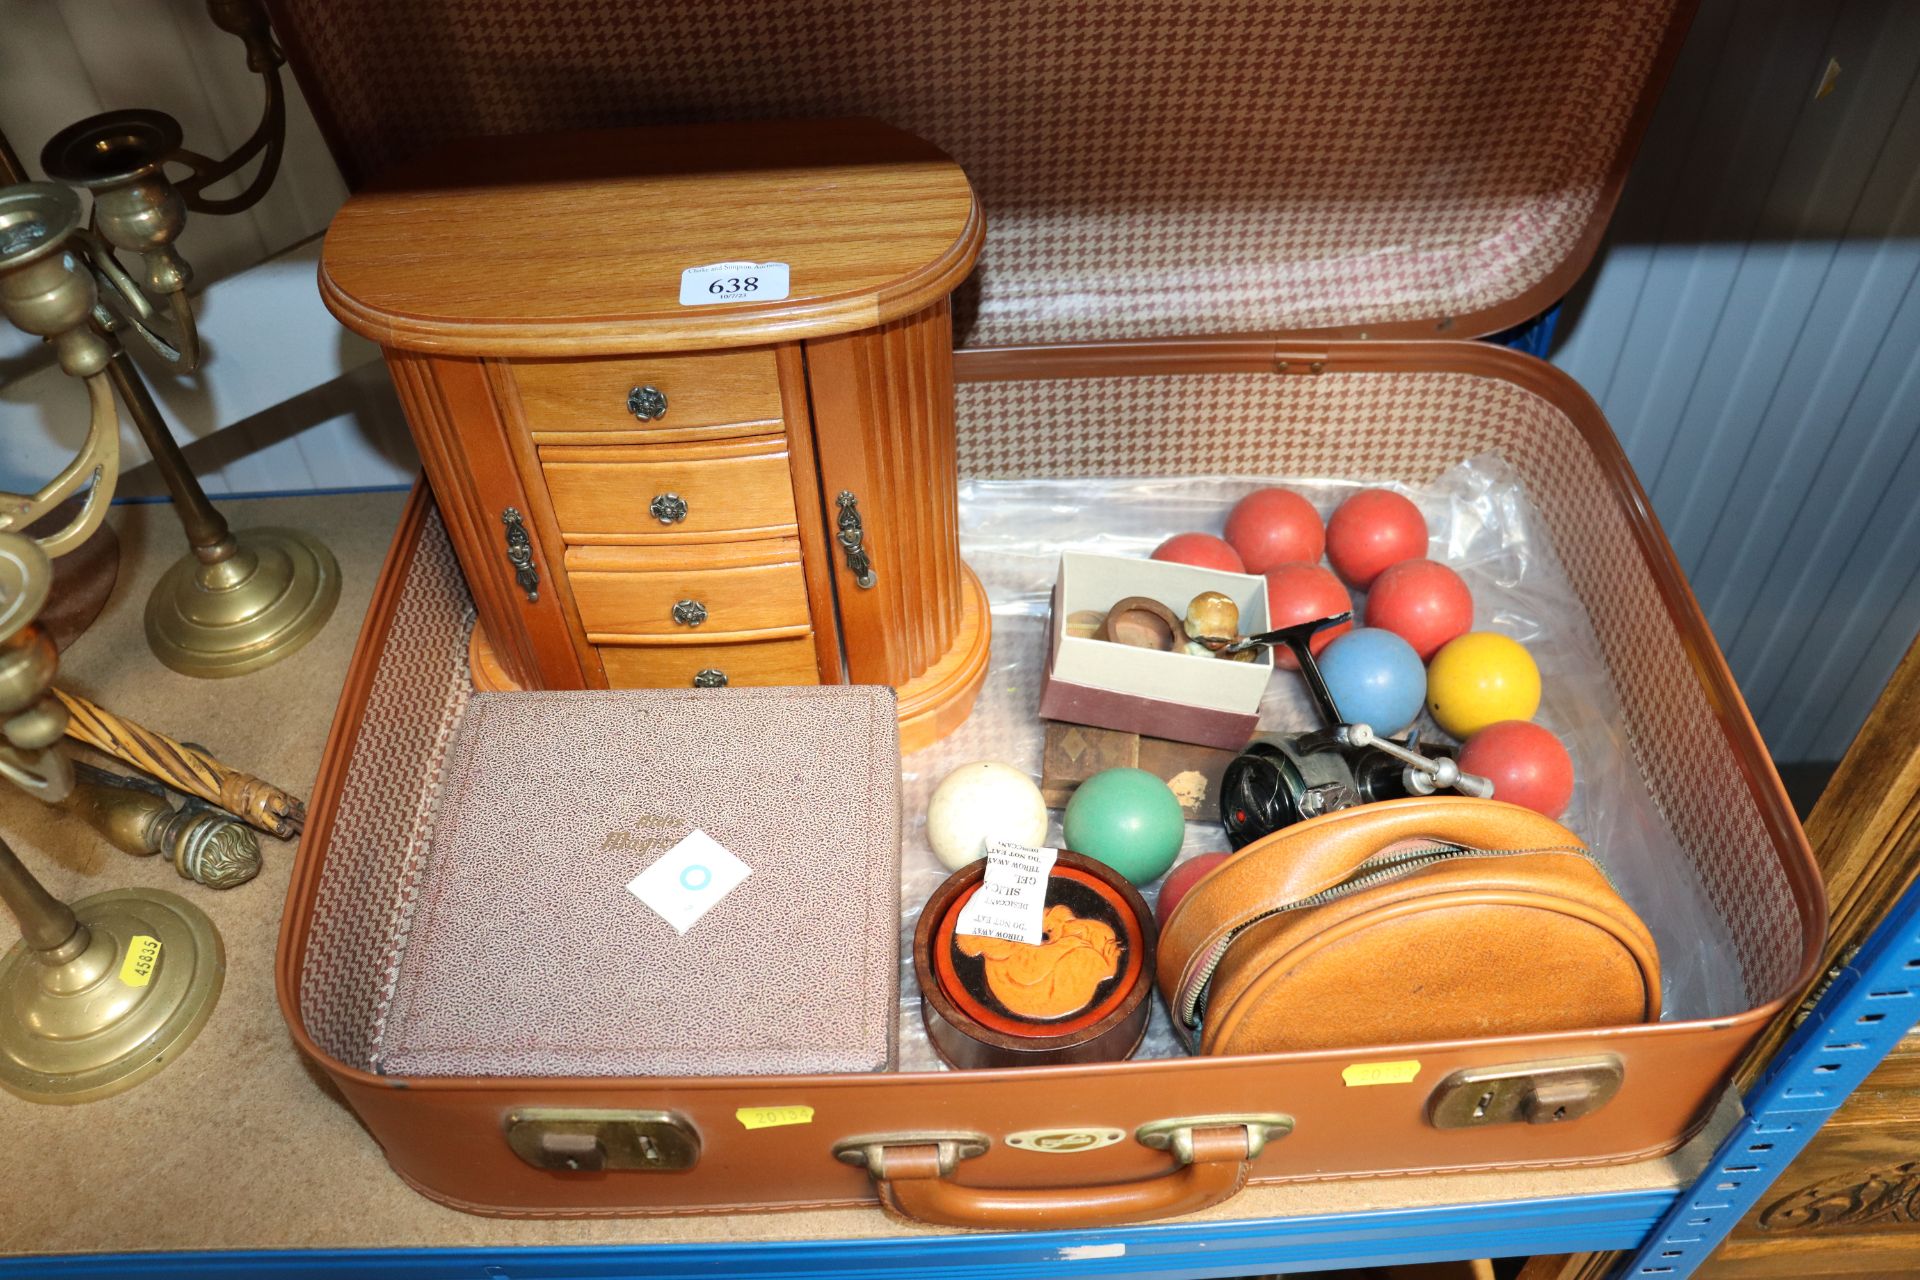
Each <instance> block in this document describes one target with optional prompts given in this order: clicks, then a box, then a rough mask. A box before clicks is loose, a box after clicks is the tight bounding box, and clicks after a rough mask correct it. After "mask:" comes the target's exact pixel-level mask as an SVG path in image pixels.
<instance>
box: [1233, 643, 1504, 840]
mask: <svg viewBox="0 0 1920 1280" xmlns="http://www.w3.org/2000/svg"><path fill="white" fill-rule="evenodd" d="M1351 616H1352V615H1351V614H1349V613H1341V614H1336V615H1335V616H1333V617H1331V618H1319V619H1316V620H1314V621H1312V622H1302V623H1299V624H1297V625H1295V626H1291V627H1282V628H1281V629H1279V630H1278V631H1269V632H1266V633H1265V634H1263V635H1257V636H1251V637H1249V638H1248V639H1246V640H1242V641H1236V642H1235V645H1236V646H1238V647H1249V648H1251V647H1257V646H1261V645H1285V646H1286V648H1287V649H1288V650H1289V651H1290V652H1291V653H1292V654H1293V656H1294V657H1295V658H1297V659H1298V660H1299V662H1300V671H1301V674H1303V675H1304V676H1306V678H1307V688H1308V689H1309V690H1310V691H1311V692H1312V694H1313V700H1314V703H1315V705H1316V706H1317V707H1318V708H1319V710H1320V717H1321V719H1322V720H1323V721H1325V724H1326V727H1324V728H1321V729H1314V730H1311V731H1309V732H1306V733H1286V734H1279V733H1271V734H1261V735H1260V736H1259V737H1257V738H1255V739H1254V740H1253V742H1252V743H1251V744H1249V745H1248V747H1247V749H1246V750H1245V751H1243V752H1241V753H1240V754H1239V755H1238V756H1236V757H1235V758H1234V760H1233V762H1232V763H1231V764H1229V765H1228V766H1227V768H1226V772H1225V774H1224V775H1222V778H1221V786H1220V821H1221V823H1222V824H1223V825H1224V826H1225V827H1226V829H1227V843H1228V844H1230V845H1232V846H1233V847H1234V848H1235V849H1240V848H1243V847H1244V846H1246V845H1249V844H1252V843H1253V842H1254V841H1255V840H1258V839H1260V838H1261V837H1262V836H1267V835H1271V834H1273V833H1274V832H1275V831H1278V830H1280V829H1281V828H1282V827H1288V826H1292V825H1293V824H1294V823H1296V822H1304V821H1306V820H1307V819H1308V818H1317V817H1319V816H1320V815H1321V814H1323V813H1333V812H1336V811H1338V810H1340V809H1351V808H1352V807H1353V806H1355V805H1358V804H1371V803H1372V802H1374V801H1376V800H1397V799H1402V798H1405V797H1407V796H1430V795H1432V794H1433V793H1434V792H1436V791H1439V790H1442V789H1451V790H1454V791H1457V792H1459V793H1460V794H1462V795H1468V796H1478V797H1481V798H1483V799H1484V798H1485V797H1487V796H1491V795H1492V794H1493V783H1492V782H1490V781H1488V780H1487V779H1485V778H1482V777H1480V776H1478V775H1477V774H1471V773H1462V772H1461V770H1460V765H1459V764H1458V762H1456V761H1455V760H1454V759H1453V758H1452V757H1451V756H1445V755H1438V754H1427V753H1424V752H1422V751H1421V750H1420V749H1419V735H1418V732H1417V731H1414V732H1409V733H1408V734H1407V735H1406V737H1404V738H1398V739H1396V738H1390V737H1386V736H1384V735H1381V734H1377V733H1375V732H1374V731H1373V728H1372V726H1370V725H1366V724H1348V723H1347V722H1346V720H1345V718H1344V717H1343V716H1342V715H1341V714H1340V708H1339V707H1338V706H1337V705H1336V704H1335V702H1334V700H1333V692H1332V690H1330V689H1328V688H1327V682H1326V680H1325V679H1324V678H1323V677H1322V676H1321V674H1320V667H1319V664H1318V663H1316V662H1315V661H1314V658H1313V654H1312V653H1311V652H1310V651H1309V650H1308V647H1307V642H1308V641H1309V640H1311V639H1312V638H1313V636H1314V634H1315V633H1316V632H1318V631H1320V630H1322V629H1323V628H1326V627H1331V626H1337V625H1339V624H1340V623H1342V622H1345V621H1346V620H1347V619H1348V618H1350V617H1351Z"/></svg>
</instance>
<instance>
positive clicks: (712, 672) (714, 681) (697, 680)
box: [693, 667, 727, 689]
mask: <svg viewBox="0 0 1920 1280" xmlns="http://www.w3.org/2000/svg"><path fill="white" fill-rule="evenodd" d="M693 687H694V688H696V689H724V688H726V687H727V673H726V672H724V671H721V670H718V669H717V668H714V667H708V668H707V669H706V670H704V671H702V672H700V674H698V675H696V676H695V677H694V678H693Z"/></svg>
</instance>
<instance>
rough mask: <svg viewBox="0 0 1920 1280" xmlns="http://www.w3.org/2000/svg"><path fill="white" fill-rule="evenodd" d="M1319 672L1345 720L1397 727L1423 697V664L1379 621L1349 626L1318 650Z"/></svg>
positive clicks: (1381, 728)
mask: <svg viewBox="0 0 1920 1280" xmlns="http://www.w3.org/2000/svg"><path fill="white" fill-rule="evenodd" d="M1320 674H1321V675H1322V676H1324V677H1326V681H1327V689H1328V690H1329V691H1330V692H1331V693H1332V694H1333V700H1334V702H1336V703H1338V704H1339V707H1340V714H1341V715H1343V716H1345V717H1346V720H1347V723H1348V724H1365V725H1368V726H1370V727H1372V729H1373V730H1374V731H1375V732H1376V733H1382V734H1394V733H1399V732H1400V731H1401V730H1403V729H1405V728H1406V727H1407V726H1408V725H1410V724H1412V723H1413V722H1414V719H1415V717H1417V716H1418V715H1419V714H1420V708H1421V706H1422V705H1423V704H1424V703H1425V702H1426V699H1427V669H1426V667H1424V666H1423V665H1421V662H1420V655H1419V654H1418V653H1415V652H1414V649H1413V646H1412V645H1410V644H1408V643H1407V642H1406V641H1405V640H1402V639H1401V638H1400V637H1399V636H1397V635H1395V634H1394V633H1393V632H1391V631H1386V630H1383V629H1382V628H1380V627H1360V628H1358V629H1357V630H1354V631H1349V632H1348V633H1347V634H1346V635H1343V636H1341V637H1340V638H1339V639H1337V640H1335V641H1334V642H1333V643H1332V644H1330V645H1328V646H1327V649H1326V652H1325V653H1322V654H1321V655H1320Z"/></svg>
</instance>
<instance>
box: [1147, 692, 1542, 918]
mask: <svg viewBox="0 0 1920 1280" xmlns="http://www.w3.org/2000/svg"><path fill="white" fill-rule="evenodd" d="M1460 767H1461V768H1462V769H1464V770H1465V771H1466V772H1468V773H1477V774H1479V775H1480V776H1481V777H1483V778H1491V779H1492V780H1493V798H1494V799H1495V800H1504V801H1506V802H1507V803H1508V804H1517V805H1522V806H1524V807H1526V808H1528V809H1532V810H1533V811H1534V812H1535V813H1544V814H1546V815H1547V816H1548V817H1549V818H1557V817H1559V816H1560V814H1561V813H1562V812H1563V811H1564V810H1565V809H1566V807H1567V802H1568V801H1569V800H1571V799H1573V758H1572V757H1571V756H1569V755H1568V754H1567V749H1566V748H1565V747H1564V746H1562V745H1561V744H1560V739H1558V738H1556V737H1554V736H1553V734H1552V733H1551V732H1550V731H1548V730H1546V729H1542V728H1541V727H1540V726H1539V725H1537V724H1534V723H1533V722H1532V721H1530V720H1502V721H1501V722H1500V723H1498V724H1490V725H1488V726H1487V727H1486V728H1484V729H1482V730H1481V731H1480V732H1478V733H1476V734H1474V735H1473V736H1472V737H1471V738H1468V739H1467V745H1466V746H1464V747H1462V748H1461V750H1460ZM1163 892H1164V891H1163Z"/></svg>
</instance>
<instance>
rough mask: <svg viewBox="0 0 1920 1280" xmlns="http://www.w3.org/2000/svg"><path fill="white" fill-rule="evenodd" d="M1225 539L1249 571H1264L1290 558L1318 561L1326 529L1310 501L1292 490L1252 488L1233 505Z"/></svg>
mask: <svg viewBox="0 0 1920 1280" xmlns="http://www.w3.org/2000/svg"><path fill="white" fill-rule="evenodd" d="M1227 541H1228V542H1231V543H1232V544H1233V549H1234V550H1235V551H1238V552H1239V553H1240V559H1241V560H1243V561H1244V562H1245V563H1246V566H1247V572H1248V573H1265V572H1266V571H1267V570H1269V569H1271V568H1273V567H1274V566H1275V565H1277V564H1286V563H1287V562H1289V561H1292V560H1304V561H1306V562H1307V563H1308V564H1312V563H1314V562H1315V561H1317V560H1318V559H1319V558H1320V553H1321V552H1322V551H1325V550H1326V549H1327V530H1326V527H1325V526H1324V525H1322V524H1321V523H1320V513H1319V512H1318V511H1315V510H1314V509H1313V504H1312V503H1311V502H1308V501H1307V500H1306V499H1305V498H1303V497H1301V496H1300V495H1299V494H1297V493H1294V492H1293V491H1292V490H1289V489H1255V490H1254V491H1253V492H1252V493H1250V494H1248V495H1247V496H1246V497H1244V498H1242V499H1240V501H1238V502H1236V503H1234V504H1233V511H1232V512H1231V513H1230V514H1229V515H1228V516H1227Z"/></svg>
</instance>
